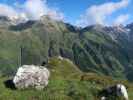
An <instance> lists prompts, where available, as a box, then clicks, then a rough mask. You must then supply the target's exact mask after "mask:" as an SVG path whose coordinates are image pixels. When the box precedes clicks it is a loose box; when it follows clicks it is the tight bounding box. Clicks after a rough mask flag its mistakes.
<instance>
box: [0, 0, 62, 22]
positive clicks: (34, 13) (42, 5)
mask: <svg viewBox="0 0 133 100" xmlns="http://www.w3.org/2000/svg"><path fill="white" fill-rule="evenodd" d="M14 5H15V7H12V6H9V5H6V4H0V16H7V17H9V18H10V19H16V20H21V21H25V20H38V19H40V17H41V16H43V15H48V16H50V17H51V18H53V19H55V20H64V15H63V13H62V12H60V11H59V10H54V9H51V8H50V7H48V5H47V0H27V1H25V3H24V4H18V2H16V3H14Z"/></svg>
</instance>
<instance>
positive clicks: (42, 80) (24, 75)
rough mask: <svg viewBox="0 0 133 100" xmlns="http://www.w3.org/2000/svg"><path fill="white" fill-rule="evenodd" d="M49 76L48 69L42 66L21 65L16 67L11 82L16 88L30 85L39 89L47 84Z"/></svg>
mask: <svg viewBox="0 0 133 100" xmlns="http://www.w3.org/2000/svg"><path fill="white" fill-rule="evenodd" d="M49 76H50V72H49V70H48V69H47V68H45V67H43V66H35V65H23V66H21V67H20V68H19V69H18V71H17V73H16V75H15V77H14V79H13V83H14V84H15V86H16V88H18V89H25V88H30V87H31V88H36V89H38V90H41V89H43V88H44V87H46V86H47V85H48V79H49Z"/></svg>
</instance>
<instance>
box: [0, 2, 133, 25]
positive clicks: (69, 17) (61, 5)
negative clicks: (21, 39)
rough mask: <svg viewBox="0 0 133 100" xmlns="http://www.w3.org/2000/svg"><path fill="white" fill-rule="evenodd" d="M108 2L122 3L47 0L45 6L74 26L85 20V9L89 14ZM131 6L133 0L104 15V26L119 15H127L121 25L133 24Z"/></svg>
mask: <svg viewBox="0 0 133 100" xmlns="http://www.w3.org/2000/svg"><path fill="white" fill-rule="evenodd" d="M26 1H28V0H0V3H4V4H8V5H10V6H13V5H14V4H15V3H16V2H17V3H19V4H23V3H24V2H26ZM123 1H124V0H123ZM110 2H113V3H118V2H122V0H47V5H48V6H49V7H50V8H52V9H54V8H57V9H59V11H60V12H62V13H63V15H64V16H65V20H66V21H67V22H70V23H72V24H76V21H78V20H81V19H84V18H86V16H87V14H86V11H87V9H88V12H89V8H91V7H92V6H94V5H97V6H99V5H103V4H105V3H110ZM132 5H133V0H130V2H129V3H128V5H127V6H126V7H121V8H120V9H118V10H116V11H114V12H112V13H110V14H109V15H106V14H105V16H106V18H105V19H103V20H104V21H105V22H106V24H109V25H110V24H112V22H113V21H114V20H116V18H117V17H119V16H120V15H127V16H128V18H127V16H126V17H122V18H126V21H125V22H123V23H122V24H127V23H130V22H133V17H132V16H133V6H132ZM81 16H85V17H83V18H81ZM87 19H89V16H88V18H86V20H85V21H87ZM79 22H80V21H79ZM88 23H89V20H88ZM88 23H87V24H88ZM92 24H95V23H93V22H92Z"/></svg>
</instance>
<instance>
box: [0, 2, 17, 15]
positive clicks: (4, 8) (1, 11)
mask: <svg viewBox="0 0 133 100" xmlns="http://www.w3.org/2000/svg"><path fill="white" fill-rule="evenodd" d="M0 16H7V17H13V16H18V13H17V12H16V11H15V9H14V8H12V7H10V6H8V5H5V4H0Z"/></svg>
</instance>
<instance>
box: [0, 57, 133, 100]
mask: <svg viewBox="0 0 133 100" xmlns="http://www.w3.org/2000/svg"><path fill="white" fill-rule="evenodd" d="M47 67H48V69H49V70H50V71H51V78H50V81H49V85H48V87H47V88H45V89H44V90H42V91H37V90H34V89H26V90H11V89H9V88H6V87H5V86H4V84H3V82H4V81H5V80H7V79H10V78H7V77H0V100H99V98H98V97H97V93H98V91H99V90H101V89H102V88H103V87H106V86H110V85H112V84H115V83H119V82H120V83H123V84H125V85H126V86H127V87H128V93H129V99H131V98H133V93H132V91H133V85H131V84H130V83H128V82H127V81H122V80H121V81H116V80H114V79H112V78H110V77H107V76H100V75H97V74H93V73H88V74H83V73H82V72H81V71H79V70H78V69H77V68H76V66H75V65H74V64H73V63H72V62H71V61H70V60H68V59H64V60H60V59H58V58H56V57H54V58H51V59H50V61H49V64H48V66H47ZM118 100H119V99H118Z"/></svg>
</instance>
